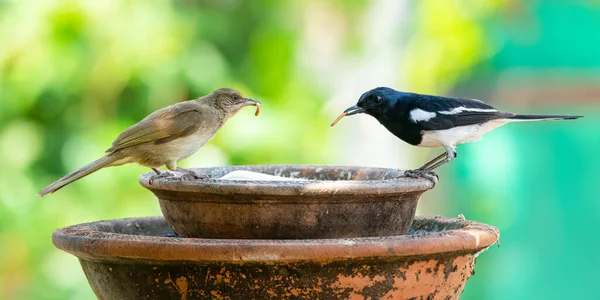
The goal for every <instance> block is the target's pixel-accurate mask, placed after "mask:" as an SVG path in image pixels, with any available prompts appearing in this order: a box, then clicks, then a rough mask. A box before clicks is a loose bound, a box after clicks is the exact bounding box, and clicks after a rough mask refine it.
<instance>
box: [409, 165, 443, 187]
mask: <svg viewBox="0 0 600 300" xmlns="http://www.w3.org/2000/svg"><path fill="white" fill-rule="evenodd" d="M404 177H412V178H425V179H427V180H429V181H431V182H432V183H433V185H434V186H435V185H436V184H437V183H438V181H439V180H440V177H439V176H438V174H437V173H435V172H433V171H429V170H427V169H421V168H419V169H415V170H406V171H404Z"/></svg>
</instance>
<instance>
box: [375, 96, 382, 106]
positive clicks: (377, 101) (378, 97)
mask: <svg viewBox="0 0 600 300" xmlns="http://www.w3.org/2000/svg"><path fill="white" fill-rule="evenodd" d="M373 102H375V104H381V102H383V98H381V96H376V97H375V99H373Z"/></svg>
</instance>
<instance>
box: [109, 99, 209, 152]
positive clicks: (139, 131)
mask: <svg viewBox="0 0 600 300" xmlns="http://www.w3.org/2000/svg"><path fill="white" fill-rule="evenodd" d="M217 115H218V114H216V113H215V112H214V108H212V107H209V106H207V105H201V104H199V103H197V102H194V101H186V102H182V103H178V104H175V105H171V106H168V107H165V108H162V109H159V110H157V111H155V112H153V113H152V114H150V115H148V116H147V117H146V118H144V119H143V120H141V121H140V122H138V123H136V124H135V125H133V126H131V127H129V128H127V130H125V131H124V132H123V133H121V135H119V136H118V137H117V138H116V139H115V141H114V142H113V144H112V147H110V148H109V149H108V150H106V152H107V153H111V152H115V151H117V150H121V149H124V148H127V147H131V146H135V145H139V144H143V143H149V142H153V143H155V144H163V143H167V142H170V141H172V140H175V139H177V138H180V137H185V136H188V135H191V134H194V133H195V132H196V131H198V129H200V127H201V126H202V124H203V123H206V124H213V123H215V124H216V123H217V118H218V117H217ZM208 126H209V127H210V125H208Z"/></svg>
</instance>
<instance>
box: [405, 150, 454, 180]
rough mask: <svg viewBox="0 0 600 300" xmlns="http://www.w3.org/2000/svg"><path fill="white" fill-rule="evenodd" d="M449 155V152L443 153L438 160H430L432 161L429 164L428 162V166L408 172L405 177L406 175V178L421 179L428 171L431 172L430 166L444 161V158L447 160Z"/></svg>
mask: <svg viewBox="0 0 600 300" xmlns="http://www.w3.org/2000/svg"><path fill="white" fill-rule="evenodd" d="M447 155H448V153H447V152H444V153H442V154H440V155H438V156H437V157H436V158H434V159H432V160H430V161H429V162H427V163H426V164H424V165H422V166H421V167H420V168H418V169H415V170H406V171H405V172H404V175H405V176H408V177H421V176H423V175H424V174H425V173H427V171H429V170H428V168H429V166H431V165H433V164H435V163H437V162H438V161H439V160H440V159H442V158H444V159H445V156H447Z"/></svg>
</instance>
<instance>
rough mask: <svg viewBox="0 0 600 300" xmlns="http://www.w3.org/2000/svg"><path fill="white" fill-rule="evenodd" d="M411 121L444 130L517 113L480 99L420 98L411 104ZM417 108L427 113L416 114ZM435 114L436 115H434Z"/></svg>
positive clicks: (426, 128)
mask: <svg viewBox="0 0 600 300" xmlns="http://www.w3.org/2000/svg"><path fill="white" fill-rule="evenodd" d="M410 107H411V110H410V111H409V113H410V114H411V116H421V118H412V117H411V121H412V122H414V123H416V124H418V125H420V126H421V127H422V129H423V130H444V129H449V128H453V127H457V126H467V125H474V124H481V123H485V122H487V121H491V120H495V119H504V118H510V117H513V116H515V114H512V113H507V112H502V111H498V110H497V109H495V108H493V107H492V106H489V105H487V104H485V103H483V102H481V101H479V100H472V99H461V98H446V97H435V98H433V97H432V98H428V99H419V101H415V102H414V103H412V105H411V106H410ZM415 110H420V111H423V112H427V113H428V114H426V113H422V114H420V115H419V114H418V113H417V114H415V113H413V112H414V111H415ZM434 114H435V115H434Z"/></svg>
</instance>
